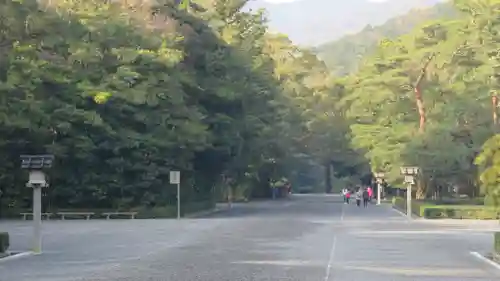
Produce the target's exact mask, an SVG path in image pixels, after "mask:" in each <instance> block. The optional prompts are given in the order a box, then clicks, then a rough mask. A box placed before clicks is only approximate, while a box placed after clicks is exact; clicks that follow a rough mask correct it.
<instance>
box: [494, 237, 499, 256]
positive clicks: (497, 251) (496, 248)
mask: <svg viewBox="0 0 500 281" xmlns="http://www.w3.org/2000/svg"><path fill="white" fill-rule="evenodd" d="M494 237H495V238H494V241H495V242H494V247H493V249H494V251H495V254H497V255H500V232H496V233H495V235H494Z"/></svg>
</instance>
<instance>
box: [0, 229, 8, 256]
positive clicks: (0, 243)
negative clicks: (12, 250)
mask: <svg viewBox="0 0 500 281" xmlns="http://www.w3.org/2000/svg"><path fill="white" fill-rule="evenodd" d="M9 246H10V240H9V233H8V232H0V254H2V253H5V252H7V250H8V249H9Z"/></svg>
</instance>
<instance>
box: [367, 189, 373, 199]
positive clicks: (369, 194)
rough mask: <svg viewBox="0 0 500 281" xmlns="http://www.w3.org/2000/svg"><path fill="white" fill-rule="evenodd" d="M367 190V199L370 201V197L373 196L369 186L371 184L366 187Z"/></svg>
mask: <svg viewBox="0 0 500 281" xmlns="http://www.w3.org/2000/svg"><path fill="white" fill-rule="evenodd" d="M367 191H368V201H372V198H373V189H372V188H371V186H369V187H368V188H367Z"/></svg>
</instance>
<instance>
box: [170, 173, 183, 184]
mask: <svg viewBox="0 0 500 281" xmlns="http://www.w3.org/2000/svg"><path fill="white" fill-rule="evenodd" d="M180 183H181V172H179V171H170V184H180Z"/></svg>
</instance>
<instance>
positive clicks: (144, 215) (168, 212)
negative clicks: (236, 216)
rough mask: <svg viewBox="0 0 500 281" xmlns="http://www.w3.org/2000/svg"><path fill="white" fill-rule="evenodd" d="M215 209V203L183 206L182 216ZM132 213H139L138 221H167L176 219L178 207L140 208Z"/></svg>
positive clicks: (203, 202) (207, 202)
mask: <svg viewBox="0 0 500 281" xmlns="http://www.w3.org/2000/svg"><path fill="white" fill-rule="evenodd" d="M214 207H215V202H214V201H202V202H191V203H187V204H181V216H184V215H186V214H191V213H196V212H201V211H206V210H210V209H213V208H214ZM132 211H134V212H137V213H138V214H137V216H136V218H138V219H165V218H174V217H176V216H177V206H171V205H169V206H161V207H158V206H157V207H150V208H148V207H139V208H134V209H132Z"/></svg>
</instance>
